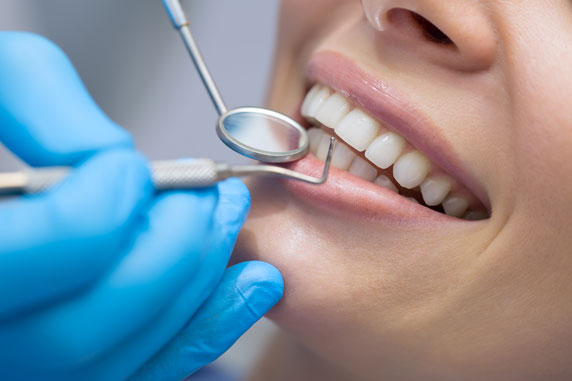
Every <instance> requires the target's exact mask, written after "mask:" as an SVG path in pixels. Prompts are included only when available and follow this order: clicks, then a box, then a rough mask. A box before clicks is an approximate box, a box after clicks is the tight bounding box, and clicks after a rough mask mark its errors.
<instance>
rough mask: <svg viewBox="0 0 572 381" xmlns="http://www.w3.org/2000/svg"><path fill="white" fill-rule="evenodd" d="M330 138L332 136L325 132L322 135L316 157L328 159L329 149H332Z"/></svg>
mask: <svg viewBox="0 0 572 381" xmlns="http://www.w3.org/2000/svg"><path fill="white" fill-rule="evenodd" d="M330 138H331V136H330V135H328V134H326V133H325V132H324V134H323V135H322V138H321V139H320V144H318V148H317V149H316V157H317V158H318V159H319V160H322V161H326V158H327V157H328V150H329V149H330Z"/></svg>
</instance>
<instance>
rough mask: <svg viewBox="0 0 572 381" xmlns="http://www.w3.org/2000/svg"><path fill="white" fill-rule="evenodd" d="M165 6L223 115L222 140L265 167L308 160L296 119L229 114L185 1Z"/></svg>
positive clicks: (248, 111) (250, 111) (255, 111)
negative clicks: (184, 9) (201, 50)
mask: <svg viewBox="0 0 572 381" xmlns="http://www.w3.org/2000/svg"><path fill="white" fill-rule="evenodd" d="M163 4H164V5H165V9H166V10H167V13H168V14H169V16H170V18H171V21H172V22H173V25H174V26H175V29H177V30H178V31H179V33H180V35H181V37H182V39H183V42H184V43H185V46H186V48H187V50H188V51H189V54H190V56H191V59H192V60H193V63H194V64H195V67H196V69H197V71H198V73H199V75H200V76H201V79H202V81H203V84H204V85H205V88H206V89H207V91H208V93H209V95H210V97H211V100H212V102H213V104H214V106H215V108H216V110H217V112H218V114H219V119H218V123H217V127H216V132H217V134H218V136H219V138H220V139H221V140H222V141H223V142H224V143H225V144H226V145H227V146H228V147H230V148H231V149H232V150H234V151H236V152H238V153H240V154H241V155H244V156H247V157H250V158H252V159H256V160H259V161H263V162H265V163H287V162H290V161H294V160H298V159H300V158H302V157H304V156H306V154H307V153H308V150H309V145H310V141H309V138H308V134H307V132H306V130H305V129H304V128H303V127H302V126H300V125H299V124H298V123H297V122H296V121H295V120H293V119H292V118H290V117H288V116H286V115H283V114H281V113H279V112H276V111H272V110H268V109H264V108H259V107H240V108H237V109H234V110H230V111H229V110H228V108H227V107H226V105H225V103H224V101H223V99H222V96H221V94H220V92H219V91H218V88H217V86H216V84H215V82H214V79H213V77H212V75H211V74H210V72H209V69H208V67H207V64H206V62H205V60H204V58H203V57H202V55H201V52H200V50H199V47H198V46H197V43H196V42H195V39H194V38H193V35H192V34H191V29H190V28H189V20H188V19H187V16H186V15H185V12H184V11H183V8H182V6H181V1H180V0H163Z"/></svg>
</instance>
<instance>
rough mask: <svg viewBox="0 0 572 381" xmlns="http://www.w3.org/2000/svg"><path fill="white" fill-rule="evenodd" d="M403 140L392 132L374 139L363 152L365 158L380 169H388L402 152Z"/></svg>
mask: <svg viewBox="0 0 572 381" xmlns="http://www.w3.org/2000/svg"><path fill="white" fill-rule="evenodd" d="M404 147H405V139H403V138H402V137H401V136H399V135H397V134H396V133H394V132H388V133H385V134H383V135H381V136H378V137H377V138H375V140H374V141H373V142H372V143H371V144H370V145H369V147H368V148H367V150H366V151H365V157H367V158H368V159H369V160H371V162H372V163H374V164H375V165H376V166H378V167H379V168H382V169H386V168H389V167H391V166H392V165H393V163H395V161H396V160H397V159H398V158H399V156H400V155H401V153H402V152H403V148H404Z"/></svg>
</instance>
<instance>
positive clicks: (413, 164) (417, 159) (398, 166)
mask: <svg viewBox="0 0 572 381" xmlns="http://www.w3.org/2000/svg"><path fill="white" fill-rule="evenodd" d="M430 169H431V163H430V162H429V160H428V159H427V158H426V157H425V155H423V154H422V153H421V152H419V151H411V152H408V153H406V154H405V155H403V156H401V157H400V158H399V159H398V160H397V162H396V163H395V165H394V166H393V177H394V178H395V180H396V181H397V182H398V183H399V184H400V185H401V186H402V187H404V188H407V189H413V188H415V187H416V186H418V185H421V183H422V182H423V180H425V177H427V174H428V173H429V170H430Z"/></svg>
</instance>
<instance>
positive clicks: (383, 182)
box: [374, 175, 399, 193]
mask: <svg viewBox="0 0 572 381" xmlns="http://www.w3.org/2000/svg"><path fill="white" fill-rule="evenodd" d="M374 183H376V184H377V185H379V186H380V187H384V188H387V189H389V190H392V191H394V192H395V193H399V191H398V190H397V187H396V186H395V184H394V183H393V181H391V180H390V179H389V177H387V176H384V175H381V176H379V177H378V178H377V179H375V181H374Z"/></svg>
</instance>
